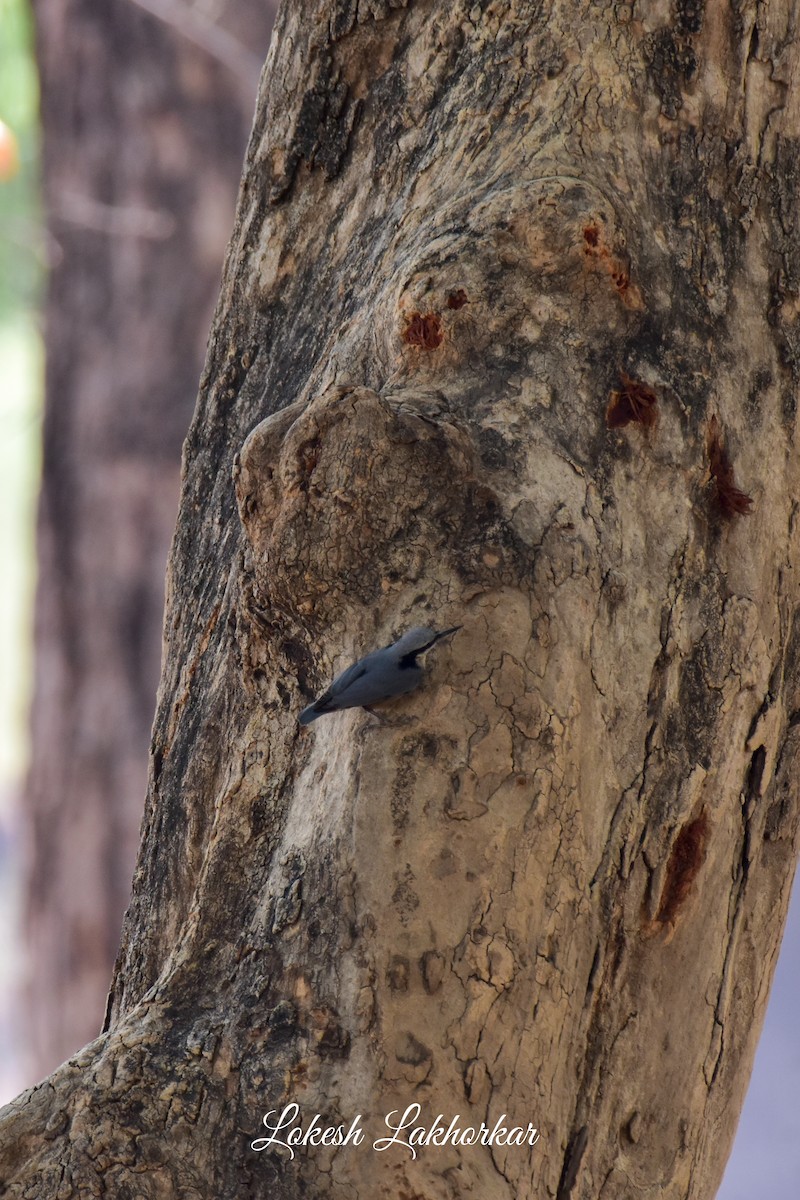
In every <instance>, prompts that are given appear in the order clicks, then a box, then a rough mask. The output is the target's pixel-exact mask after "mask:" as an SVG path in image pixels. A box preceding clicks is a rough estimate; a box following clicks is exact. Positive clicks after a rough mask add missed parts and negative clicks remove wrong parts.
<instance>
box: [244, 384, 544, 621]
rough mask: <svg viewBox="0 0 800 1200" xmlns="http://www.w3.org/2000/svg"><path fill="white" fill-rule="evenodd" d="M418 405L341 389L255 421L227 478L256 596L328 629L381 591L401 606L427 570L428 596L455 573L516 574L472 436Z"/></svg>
mask: <svg viewBox="0 0 800 1200" xmlns="http://www.w3.org/2000/svg"><path fill="white" fill-rule="evenodd" d="M422 407H423V406H422V405H420V404H415V398H414V397H413V396H408V395H405V396H404V397H403V398H402V400H398V398H397V397H393V398H392V400H391V401H388V400H387V399H385V398H383V397H381V396H379V395H378V394H377V393H376V392H374V391H372V390H371V389H369V388H364V387H359V388H341V387H339V388H333V389H330V390H329V391H327V392H325V393H324V394H323V395H322V396H320V397H318V398H317V399H315V400H312V402H311V403H310V404H303V403H298V404H295V405H293V406H292V407H291V408H289V409H286V410H283V411H282V412H280V413H277V414H275V416H272V417H269V418H267V419H266V420H265V421H262V422H261V423H260V424H259V425H257V426H256V428H255V429H254V430H253V431H252V433H251V434H250V435H249V437H248V438H247V440H246V441H245V443H244V445H243V447H242V450H241V453H240V456H239V460H238V462H237V466H236V469H235V482H236V494H237V500H238V506H239V514H240V517H241V521H242V525H243V527H244V531H245V535H246V537H247V541H248V544H249V547H250V550H251V552H252V569H253V573H254V576H255V584H256V591H257V594H258V598H259V603H260V605H261V606H262V607H263V608H266V609H269V610H271V611H272V612H276V613H278V614H286V615H290V616H291V617H292V618H293V619H294V620H297V619H298V618H299V619H300V621H301V622H302V623H303V624H304V625H306V626H308V625H309V624H311V625H317V624H319V626H320V627H323V628H324V627H328V626H329V625H330V624H332V623H333V622H337V623H338V622H341V620H342V614H343V610H344V609H346V608H350V609H352V606H353V605H354V604H361V605H364V606H375V605H377V604H378V603H379V602H380V601H381V600H382V598H384V597H386V596H387V595H388V594H390V593H394V597H393V600H392V608H393V609H394V610H395V611H398V612H403V611H406V610H407V609H408V608H410V607H411V606H412V605H413V603H414V601H415V599H417V598H418V594H419V592H420V587H421V586H422V585H421V582H420V581H421V580H422V577H423V576H425V577H426V596H428V597H429V598H430V597H433V598H434V599H436V598H437V597H438V595H439V594H441V595H442V596H444V592H445V589H447V590H448V591H449V590H450V589H451V588H452V586H453V576H454V575H455V576H456V577H457V578H459V579H460V580H461V581H462V582H466V581H467V580H471V581H472V582H473V583H482V584H484V585H485V586H487V587H489V586H496V585H497V584H498V583H501V584H502V583H504V582H508V583H512V582H515V581H516V580H517V579H518V577H519V571H520V567H521V564H520V563H519V562H514V561H513V560H514V559H515V558H516V557H517V550H516V542H515V539H514V536H513V534H512V533H511V532H510V530H509V529H508V527H507V526H506V524H505V521H504V520H503V519H502V517H501V514H500V509H499V502H498V500H497V497H496V496H495V494H494V492H493V491H492V490H491V489H490V488H489V487H487V486H486V485H485V484H483V483H481V481H480V480H479V479H478V478H477V477H476V474H475V468H476V461H477V453H476V450H475V447H474V445H473V441H472V438H471V437H470V435H469V433H468V432H467V431H466V430H465V429H464V428H463V427H461V426H459V425H457V424H456V423H455V422H454V421H453V420H452V419H451V418H450V417H449V416H447V415H445V414H437V415H436V416H435V417H432V416H430V415H428V413H427V412H423V411H422ZM506 577H508V578H506ZM431 589H432V590H431ZM405 592H408V594H407V595H406V594H404V593H405Z"/></svg>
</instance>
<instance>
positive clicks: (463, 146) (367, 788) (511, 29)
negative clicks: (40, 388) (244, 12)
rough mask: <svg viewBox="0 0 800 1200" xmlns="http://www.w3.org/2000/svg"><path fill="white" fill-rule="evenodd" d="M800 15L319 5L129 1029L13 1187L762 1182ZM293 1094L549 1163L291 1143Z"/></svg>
mask: <svg viewBox="0 0 800 1200" xmlns="http://www.w3.org/2000/svg"><path fill="white" fill-rule="evenodd" d="M792 21H793V17H792V10H791V9H790V7H789V6H788V5H778V6H774V7H771V8H769V9H766V8H762V9H758V10H756V8H755V7H747V6H744V5H742V6H739V7H735V8H733V7H729V6H727V5H722V4H709V5H706V6H702V5H691V4H687V3H679V4H677V5H676V6H675V8H674V9H673V10H672V11H670V12H668V11H667V10H666V9H665V8H664V6H655V5H653V6H650V5H647V4H645V5H642V6H636V8H635V9H632V8H631V7H629V6H624V5H619V6H616V7H614V8H611V7H609V8H608V9H606V10H604V11H602V12H601V11H600V10H598V9H596V8H595V7H593V6H591V5H588V4H578V5H575V4H568V5H559V4H555V5H553V6H550V7H547V8H546V7H544V6H542V5H539V4H534V3H527V2H523V0H516V2H514V0H506V2H503V3H494V4H471V3H470V4H463V3H460V2H459V0H455V2H454V3H453V2H451V3H448V4H443V3H433V2H429V3H418V4H413V5H410V6H409V7H408V8H399V9H393V8H392V7H391V5H389V4H384V3H381V2H380V0H376V2H375V3H371V4H369V5H364V4H362V5H360V6H356V5H355V4H349V3H344V2H339V3H336V2H331V0H317V3H316V4H312V5H310V6H303V7H302V9H300V8H299V7H296V6H293V5H290V6H285V7H284V8H283V10H282V12H281V14H280V15H279V18H278V27H277V39H276V40H275V41H274V42H273V49H272V51H271V61H270V64H269V70H268V72H267V74H266V76H265V82H264V85H263V91H262V95H261V97H260V101H259V107H258V114H257V118H256V125H255V128H254V132H253V137H252V140H251V145H250V150H249V153H248V158H247V164H246V174H245V179H244V186H243V191H242V194H241V197H240V204H239V213H238V218H237V223H236V228H235V231H234V236H233V240H232V243H231V248H230V252H229V257H228V263H227V268H226V272H225V278H224V283H223V289H222V295H221V301H220V306H219V308H218V312H217V317H216V320H215V324H214V329H213V335H212V340H211V346H210V351H209V357H208V361H207V366H206V371H205V374H204V377H203V380H202V385H201V392H200V398H199V402H198V408H197V411H196V415H195V420H194V423H193V426H192V429H191V432H190V435H189V438H188V441H187V445H186V449H185V478H184V487H183V500H182V508H181V515H180V518H179V524H178V531H177V535H176V540H175V543H174V547H173V553H172V557H171V565H170V571H169V579H168V612H167V620H166V631H165V634H166V656H165V663H164V669H163V675H162V684H161V692H160V703H159V710H158V715H157V719H156V724H155V729H154V735H153V744H152V754H151V766H150V788H149V796H148V806H147V813H146V818H145V824H144V827H143V841H142V847H141V853H140V858H139V863H138V866H137V871H136V875H135V880H134V893H133V901H132V905H131V908H130V910H129V913H128V916H127V920H126V927H125V932H124V936H123V943H122V947H121V951H120V956H119V959H118V963H117V969H116V974H115V980H114V986H113V991H112V996H111V1004H110V1010H109V1028H108V1031H107V1032H106V1033H105V1034H104V1035H103V1037H102V1038H100V1039H99V1040H98V1041H96V1042H95V1043H93V1044H92V1045H91V1046H89V1047H87V1048H86V1050H85V1051H84V1053H83V1054H82V1055H81V1056H79V1057H78V1058H77V1059H76V1060H75V1061H74V1062H73V1063H71V1064H68V1065H67V1066H66V1067H65V1068H63V1069H62V1070H61V1071H60V1072H57V1073H56V1074H55V1075H53V1076H52V1077H51V1078H50V1080H49V1081H48V1083H47V1084H46V1085H45V1086H43V1087H42V1088H41V1089H40V1090H38V1091H34V1092H32V1093H28V1094H27V1096H26V1097H24V1098H22V1099H21V1100H20V1101H19V1102H17V1103H16V1104H15V1105H12V1106H11V1108H10V1109H9V1110H8V1112H7V1114H6V1116H5V1122H4V1124H3V1125H2V1126H0V1129H2V1132H3V1134H4V1135H5V1137H6V1140H7V1143H8V1145H9V1146H10V1149H7V1150H6V1151H5V1152H4V1156H0V1164H2V1168H3V1170H4V1171H5V1174H6V1178H7V1179H8V1183H9V1188H8V1191H9V1194H10V1195H22V1194H24V1193H25V1189H26V1187H29V1186H32V1184H31V1181H32V1180H33V1179H34V1178H38V1181H39V1182H38V1183H37V1186H44V1187H45V1188H46V1189H49V1191H48V1194H50V1193H52V1194H55V1193H56V1188H57V1186H60V1187H61V1188H62V1189H63V1190H62V1192H59V1194H60V1195H61V1194H63V1195H70V1194H72V1193H73V1192H76V1191H80V1190H84V1191H88V1190H89V1189H90V1188H92V1187H94V1188H95V1189H96V1190H97V1191H98V1192H99V1190H100V1189H101V1188H105V1189H107V1190H110V1191H113V1192H114V1194H117V1195H127V1194H133V1193H134V1192H135V1194H136V1195H137V1196H157V1195H166V1194H178V1193H179V1194H181V1195H196V1196H211V1195H213V1196H222V1197H226V1196H233V1195H243V1194H244V1195H251V1196H271V1197H275V1196H278V1197H281V1200H291V1198H293V1197H297V1196H300V1195H303V1196H323V1195H324V1196H342V1197H344V1196H354V1195H360V1196H382V1195H386V1196H389V1195H391V1196H405V1197H412V1196H413V1197H423V1196H424V1197H444V1196H463V1195H469V1194H474V1195H480V1196H482V1197H490V1198H492V1200H495V1198H496V1200H501V1198H502V1200H506V1198H511V1197H545V1196H551V1197H558V1200H567V1198H568V1197H571V1198H573V1200H574V1198H586V1200H588V1198H589V1197H592V1198H593V1200H594V1198H596V1197H604V1198H605V1197H620V1196H622V1197H627V1196H634V1195H635V1196H637V1197H641V1198H643V1200H649V1198H650V1200H655V1197H660V1198H663V1197H672V1198H675V1200H677V1198H678V1197H681V1198H683V1197H691V1198H692V1200H700V1198H710V1197H712V1196H713V1195H714V1191H715V1189H716V1186H717V1184H718V1181H719V1178H720V1175H721V1172H722V1168H723V1165H724V1162H725V1159H726V1156H727V1153H728V1149H729V1146H730V1142H731V1139H732V1137H733V1132H734V1128H735V1124H736V1120H737V1116H738V1112H739V1108H740V1104H741V1099H742V1095H743V1092H744V1088H745V1086H746V1083H747V1078H748V1075H749V1071H750V1066H751V1062H752V1057H753V1051H754V1047H755V1043H756V1039H757V1036H758V1031H759V1028H760V1024H761V1019H762V1016H763V1012H764V1007H765V1004H766V999H767V994H768V990H769V984H770V980H771V976H772V967H773V964H774V961H775V956H776V953H777V948H778V944H779V941H780V935H781V929H782V925H783V920H784V916H785V911H786V906H787V902H788V895H789V885H790V882H791V878H792V875H793V872H794V866H795V862H796V856H797V843H798V805H797V786H796V783H795V782H794V780H795V778H796V775H797V768H796V751H797V742H798V713H800V695H798V683H797V679H798V653H799V651H800V620H799V619H798V613H799V612H800V610H799V609H798V588H797V584H796V582H795V575H796V571H797V556H798V542H797V522H796V496H797V492H798V465H797V459H796V454H795V450H794V437H795V425H796V404H795V399H796V389H797V371H798V357H797V351H798V340H797V321H798V312H800V308H799V307H798V295H799V293H800V260H799V259H798V254H797V239H796V232H797V230H796V226H797V218H798V202H797V193H796V185H795V176H794V172H795V169H796V168H795V163H796V161H797V151H798V132H799V131H798V107H797V106H798V99H797V97H798V96H800V91H798V88H797V81H796V79H795V75H796V71H797V58H798V49H797V44H796V43H795V41H794V40H793V37H794V35H793V24H792ZM267 114H269V115H270V122H269V126H267V123H266V118H267ZM232 473H233V475H234V483H235V498H234V488H233V487H232V484H231V474H232ZM751 501H752V503H751ZM458 622H462V623H463V624H464V630H463V632H462V633H460V634H459V635H458V636H457V637H456V638H455V639H454V640H453V643H452V646H451V647H448V648H442V649H441V650H440V651H439V652H438V656H437V660H436V665H435V667H434V670H433V673H432V678H431V681H430V684H429V686H428V687H427V688H426V690H425V691H423V692H421V693H418V694H415V695H412V696H410V697H408V698H406V699H404V700H402V701H399V702H397V703H396V704H395V705H394V706H393V708H392V709H391V712H390V713H389V714H387V718H386V720H385V722H384V723H383V724H381V725H377V724H375V723H374V722H373V721H372V720H371V718H369V717H367V716H365V715H364V714H362V713H360V712H358V711H351V712H347V713H344V714H340V715H337V716H333V717H326V718H323V719H322V720H320V721H319V722H318V723H317V724H316V725H314V726H312V727H310V728H309V729H306V730H301V729H299V728H298V726H297V723H296V716H297V713H298V711H299V709H300V708H301V707H302V706H303V704H304V703H305V702H306V701H307V699H308V698H309V696H310V695H311V694H313V693H314V691H315V690H316V689H317V688H318V687H319V686H320V685H321V684H323V683H324V682H326V681H327V680H328V679H329V677H330V675H331V673H332V672H333V671H334V670H335V669H336V668H337V667H341V666H342V665H344V664H345V663H346V662H347V661H348V660H350V659H352V658H353V657H354V656H355V655H356V654H358V653H359V652H360V651H362V650H363V649H366V648H371V647H372V646H374V645H378V644H381V643H382V642H385V641H388V640H389V638H390V636H391V635H392V634H394V633H396V632H397V631H399V630H400V629H402V628H403V627H406V626H408V625H411V624H435V625H450V624H455V623H458ZM291 1100H296V1101H297V1102H298V1103H300V1104H301V1106H302V1111H303V1115H304V1119H305V1120H306V1121H307V1120H308V1119H309V1118H310V1116H311V1115H312V1114H315V1113H318V1112H319V1113H321V1114H322V1116H323V1120H324V1121H325V1123H331V1124H336V1123H338V1122H339V1121H343V1122H347V1123H349V1121H350V1120H351V1119H352V1118H353V1116H354V1115H355V1114H362V1116H363V1118H364V1124H365V1127H367V1128H368V1129H369V1131H370V1133H371V1135H372V1136H379V1134H380V1132H381V1125H382V1122H383V1117H384V1115H385V1114H388V1113H389V1112H390V1111H391V1110H392V1109H401V1110H402V1109H403V1108H405V1106H406V1105H407V1104H409V1103H412V1102H415V1101H416V1102H419V1103H420V1104H421V1105H422V1106H423V1119H424V1120H426V1121H427V1123H430V1121H431V1120H432V1119H433V1117H434V1116H435V1115H436V1114H437V1113H440V1112H441V1113H444V1114H446V1115H447V1117H448V1119H449V1117H450V1116H454V1115H456V1114H459V1115H460V1117H461V1123H462V1125H480V1123H481V1122H486V1123H487V1124H489V1125H493V1124H494V1122H495V1121H496V1120H497V1119H498V1118H499V1117H500V1116H501V1115H502V1114H504V1113H505V1114H508V1117H509V1122H510V1123H512V1124H514V1125H517V1124H519V1125H522V1126H525V1125H526V1123H527V1122H529V1121H530V1122H532V1123H533V1124H534V1125H536V1126H537V1127H538V1128H539V1129H540V1131H541V1138H540V1141H539V1142H538V1144H537V1145H536V1146H534V1147H533V1148H532V1149H522V1148H519V1147H510V1148H504V1147H498V1146H495V1147H493V1148H490V1147H488V1146H468V1147H458V1146H452V1145H451V1146H448V1147H442V1148H439V1149H434V1148H429V1149H428V1150H427V1151H426V1152H425V1153H422V1154H420V1156H419V1157H418V1158H416V1159H412V1158H411V1157H410V1155H409V1154H408V1152H407V1151H403V1150H402V1149H399V1148H397V1147H394V1148H393V1149H391V1150H390V1151H388V1152H387V1153H386V1154H377V1153H375V1152H374V1151H371V1150H369V1149H365V1148H364V1147H359V1148H354V1147H352V1146H347V1147H341V1148H329V1149H317V1150H313V1151H312V1150H304V1151H301V1152H298V1153H297V1154H296V1156H295V1157H294V1158H293V1159H289V1158H288V1157H287V1156H285V1155H284V1156H283V1157H281V1156H279V1155H277V1154H273V1153H270V1152H269V1151H266V1152H263V1153H260V1154H259V1153H256V1152H254V1151H253V1150H252V1149H251V1148H250V1143H251V1141H252V1140H253V1138H255V1137H257V1136H258V1133H259V1121H260V1118H261V1115H262V1113H264V1112H266V1111H267V1110H270V1109H280V1108H281V1106H282V1105H283V1104H284V1103H287V1102H288V1101H291ZM48 1120H49V1121H50V1127H49V1133H48V1139H49V1140H46V1139H45V1138H43V1136H42V1130H43V1129H44V1127H45V1124H46V1122H47V1121H48ZM37 1173H38V1175H37Z"/></svg>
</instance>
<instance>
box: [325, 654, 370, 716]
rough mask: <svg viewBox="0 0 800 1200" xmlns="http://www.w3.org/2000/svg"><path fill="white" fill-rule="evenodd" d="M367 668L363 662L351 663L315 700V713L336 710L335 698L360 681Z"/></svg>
mask: <svg viewBox="0 0 800 1200" xmlns="http://www.w3.org/2000/svg"><path fill="white" fill-rule="evenodd" d="M366 673H367V668H366V667H365V665H364V660H363V659H362V660H361V662H357V663H353V665H352V666H351V667H348V668H347V670H346V671H342V673H341V675H337V676H336V678H335V679H334V681H333V683H332V684H331V686H330V687H329V688H327V689H326V691H324V692H323V693H322V695H321V696H320V697H319V698H318V699H316V700H315V701H314V703H313V705H312V707H313V709H314V711H315V712H325V711H327V710H328V709H331V708H333V709H335V708H336V698H337V696H341V694H342V692H344V691H346V689H347V688H348V687H350V685H351V684H353V683H355V681H356V680H357V679H360V678H361V676H362V675H366Z"/></svg>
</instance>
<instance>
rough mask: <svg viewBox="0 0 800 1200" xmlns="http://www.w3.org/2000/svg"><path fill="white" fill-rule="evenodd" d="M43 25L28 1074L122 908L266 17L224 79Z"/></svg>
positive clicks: (83, 32) (146, 42)
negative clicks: (43, 271)
mask: <svg viewBox="0 0 800 1200" xmlns="http://www.w3.org/2000/svg"><path fill="white" fill-rule="evenodd" d="M35 9H36V18H37V43H38V56H39V67H40V76H41V86H42V121H43V127H44V189H45V198H46V202H47V209H48V218H49V230H50V235H51V240H50V253H51V259H52V268H51V271H50V277H49V292H48V302H47V410H46V415H45V430H44V442H45V447H44V472H43V485H42V498H41V505H40V514H39V535H38V550H39V588H38V602H37V623H36V641H37V685H36V700H35V705H34V712H33V722H32V740H33V746H32V754H33V758H32V770H31V773H30V778H29V781H28V787H27V795H26V804H25V809H24V812H25V819H26V824H27V835H28V843H29V849H28V859H29V866H28V878H27V897H28V899H27V908H28V913H27V930H26V933H27V943H28V952H29V978H28V986H27V992H28V994H27V1003H26V1006H25V1020H26V1025H27V1038H26V1041H27V1042H28V1044H29V1046H30V1059H31V1061H30V1063H29V1064H28V1066H29V1069H30V1077H31V1078H41V1077H42V1075H44V1074H46V1073H47V1072H49V1071H51V1070H52V1069H53V1068H54V1067H55V1066H56V1065H57V1064H58V1063H60V1062H61V1061H63V1059H64V1058H66V1056H67V1055H68V1054H70V1053H73V1052H74V1051H75V1050H76V1049H78V1048H80V1047H81V1046H82V1045H84V1043H85V1042H86V1041H87V1040H89V1039H90V1038H92V1037H95V1036H96V1035H97V1033H98V1032H99V1030H100V1028H101V1026H102V1021H103V1009H104V997H105V994H106V992H107V990H108V979H109V975H110V973H111V969H112V967H113V963H114V957H115V955H116V951H117V947H118V945H119V933H120V927H121V923H122V917H123V914H124V911H125V906H126V904H127V902H128V898H129V895H130V878H131V874H132V871H133V867H134V862H135V857H136V847H137V845H138V833H139V827H140V825H141V819H142V804H143V796H144V790H145V785H146V769H145V767H146V751H147V745H148V740H149V734H150V727H151V724H152V718H153V697H154V695H155V690H156V685H157V681H158V670H159V658H160V643H161V625H162V619H163V593H164V564H165V562H166V556H167V551H168V548H169V540H170V537H171V536H172V531H173V527H174V522H175V514H176V511H177V505H178V491H179V472H180V446H181V442H182V439H183V437H184V435H185V432H186V429H187V427H188V425H189V421H190V418H191V408H192V404H193V402H194V397H195V392H196V383H197V377H198V374H199V372H200V368H201V364H202V357H203V351H204V345H205V339H206V334H207V329H208V322H209V319H210V316H211V312H212V309H213V303H214V295H215V291H216V289H217V288H218V286H219V271H220V264H221V262H222V258H223V255H224V248H225V242H226V240H227V238H228V236H229V234H230V223H231V219H232V214H233V210H234V204H235V190H236V186H237V183H238V179H239V174H240V169H241V157H242V153H243V150H244V146H245V143H246V139H247V131H248V128H249V124H250V121H251V118H252V104H253V97H254V96H255V93H256V89H257V81H258V65H259V63H258V59H257V58H256V57H255V55H254V54H253V53H252V50H251V49H250V46H251V45H253V44H260V47H263V52H264V53H265V52H266V47H267V44H268V39H269V11H268V8H267V7H265V6H264V5H261V4H254V3H250V2H248V0H237V3H236V4H233V5H230V6H228V9H229V11H228V12H227V14H226V21H227V23H228V28H229V30H230V31H232V32H231V35H230V36H231V37H233V33H235V34H236V36H237V37H238V38H241V39H242V41H241V43H240V44H241V46H242V51H241V57H242V60H243V62H241V63H240V64H239V71H238V73H234V72H233V71H232V70H231V69H230V66H226V65H223V64H220V63H219V62H218V61H217V60H216V59H215V58H213V57H212V56H211V55H210V54H209V53H208V51H204V50H201V49H198V48H196V47H195V46H194V45H192V44H190V43H189V42H187V41H185V40H184V38H183V36H182V35H181V34H180V32H179V31H177V30H176V29H175V28H174V27H172V26H169V25H167V24H164V23H163V22H160V21H157V20H155V19H154V18H153V16H151V15H147V14H145V13H144V12H143V11H142V10H141V8H137V7H135V6H134V5H133V4H132V3H131V2H130V0H111V2H110V3H105V4H93V3H85V2H81V0H70V3H67V4H64V3H60V2H59V3H54V2H53V0H38V2H37V3H36V5H35ZM244 67H248V68H249V74H248V73H247V71H245V69H244Z"/></svg>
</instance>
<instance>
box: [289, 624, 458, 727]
mask: <svg viewBox="0 0 800 1200" xmlns="http://www.w3.org/2000/svg"><path fill="white" fill-rule="evenodd" d="M461 628H462V626H461V625H453V626H452V627H451V628H450V629H443V630H442V631H441V633H437V632H436V630H435V629H427V628H426V627H425V626H422V625H417V626H415V627H414V628H413V629H409V630H408V631H407V632H406V633H404V634H403V636H402V637H400V638H398V639H397V641H396V642H392V643H391V644H390V645H388V646H384V647H383V649H382V650H373V651H371V653H369V654H366V655H365V656H364V657H363V658H360V659H359V660H358V662H355V663H353V665H352V666H350V667H348V668H347V669H346V670H345V671H342V673H341V675H337V676H336V678H335V679H334V681H333V683H332V684H331V685H330V687H329V688H327V689H326V691H324V692H323V693H322V695H321V696H319V697H317V699H316V700H315V701H314V702H313V704H309V705H308V707H307V708H304V709H303V711H302V712H301V713H300V717H299V718H298V719H299V721H300V724H301V725H310V724H311V722H312V721H316V719H317V717H323V716H325V714H326V713H332V712H338V711H339V710H340V709H342V708H367V709H368V708H369V706H370V705H372V704H378V703H379V702H380V701H381V700H390V699H392V698H393V697H394V696H404V695H405V694H406V693H407V692H413V690H414V688H416V687H419V685H420V684H421V683H422V681H423V679H424V678H425V672H424V670H423V668H422V666H421V665H420V664H419V663H418V662H417V658H418V657H419V655H420V654H424V653H425V651H426V650H430V648H431V646H434V645H435V644H436V642H440V641H441V640H442V638H446V637H449V636H450V634H451V633H456V632H457V631H458V630H459V629H461Z"/></svg>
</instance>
